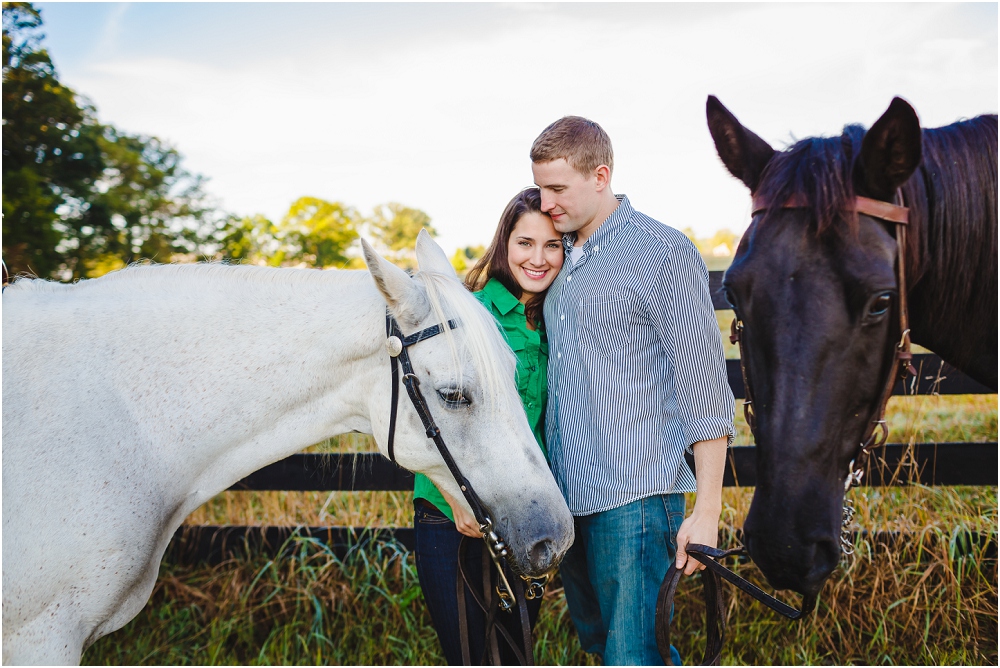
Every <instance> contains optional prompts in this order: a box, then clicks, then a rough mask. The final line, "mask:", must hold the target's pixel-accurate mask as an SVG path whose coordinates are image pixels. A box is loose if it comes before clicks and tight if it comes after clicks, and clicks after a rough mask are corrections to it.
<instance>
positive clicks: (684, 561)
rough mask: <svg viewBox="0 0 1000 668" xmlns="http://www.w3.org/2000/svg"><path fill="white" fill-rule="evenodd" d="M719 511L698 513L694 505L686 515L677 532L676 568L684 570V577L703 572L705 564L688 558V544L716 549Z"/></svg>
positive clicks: (696, 505) (696, 506)
mask: <svg viewBox="0 0 1000 668" xmlns="http://www.w3.org/2000/svg"><path fill="white" fill-rule="evenodd" d="M720 515H721V510H720V511H717V512H714V513H713V512H712V511H705V512H699V508H698V504H697V502H696V503H695V506H694V511H692V512H691V514H690V515H688V516H687V517H686V518H685V519H684V522H682V523H681V528H680V529H679V530H678V531H677V560H676V562H675V563H676V565H677V568H683V569H684V575H691V574H692V573H695V572H697V571H703V570H705V564H703V563H701V562H700V561H698V560H697V559H695V558H693V557H692V558H690V559H689V558H688V555H687V546H688V544H690V543H699V544H701V545H707V546H709V547H718V542H719V516H720Z"/></svg>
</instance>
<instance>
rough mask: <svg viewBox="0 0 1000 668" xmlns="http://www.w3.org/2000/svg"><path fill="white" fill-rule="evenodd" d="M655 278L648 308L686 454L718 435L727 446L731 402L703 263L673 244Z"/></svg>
mask: <svg viewBox="0 0 1000 668" xmlns="http://www.w3.org/2000/svg"><path fill="white" fill-rule="evenodd" d="M658 279H659V280H658V281H657V282H656V288H655V289H654V290H653V291H651V293H650V298H649V303H648V304H647V308H648V313H649V317H650V319H651V321H652V323H653V327H654V328H655V329H656V331H657V334H658V335H659V337H660V341H661V342H662V344H663V348H664V350H665V351H666V356H667V361H668V363H669V364H670V365H671V367H672V370H673V374H672V375H673V379H674V391H675V393H676V399H677V406H678V410H679V413H680V419H681V421H682V423H683V429H684V438H685V441H686V443H687V445H686V450H687V452H691V446H692V445H693V444H694V443H697V442H698V441H708V440H713V439H716V438H720V437H722V436H727V437H728V440H727V443H728V445H732V443H733V435H734V430H733V410H734V403H735V400H734V398H733V392H732V389H730V387H729V382H728V380H727V377H726V360H725V354H724V353H723V348H722V338H721V334H720V332H719V325H718V323H717V322H716V319H715V310H714V307H713V306H712V299H711V295H710V294H709V290H708V270H707V268H706V267H705V262H704V260H702V259H701V256H700V255H699V254H698V251H697V249H696V248H695V247H694V245H693V244H689V245H686V246H685V245H675V246H673V247H672V248H671V250H670V252H669V253H668V254H667V256H666V258H665V260H664V262H663V264H662V266H661V268H660V271H659V274H658Z"/></svg>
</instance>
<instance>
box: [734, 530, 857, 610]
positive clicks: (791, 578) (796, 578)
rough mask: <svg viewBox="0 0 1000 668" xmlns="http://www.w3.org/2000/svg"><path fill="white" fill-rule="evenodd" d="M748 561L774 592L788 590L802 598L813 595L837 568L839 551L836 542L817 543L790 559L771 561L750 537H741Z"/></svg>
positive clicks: (805, 547) (769, 556)
mask: <svg viewBox="0 0 1000 668" xmlns="http://www.w3.org/2000/svg"><path fill="white" fill-rule="evenodd" d="M744 545H745V547H746V549H747V552H748V553H749V554H750V558H751V559H752V560H753V562H754V563H755V564H756V565H757V567H758V568H759V569H760V571H761V573H763V574H764V577H765V578H766V579H767V582H768V584H769V585H770V586H771V587H773V588H774V589H778V590H784V589H787V590H791V591H794V592H796V593H798V594H801V595H802V596H816V595H817V594H819V592H820V590H821V589H822V588H823V585H824V584H825V583H826V581H827V580H828V579H829V577H830V575H831V574H832V573H833V571H834V570H835V569H836V567H837V564H838V562H839V558H840V549H839V546H838V545H837V543H836V541H833V542H832V543H831V542H830V541H828V540H819V541H815V542H813V543H812V544H811V545H809V546H803V547H802V549H801V550H796V551H793V552H792V554H793V555H795V556H792V557H790V558H773V556H772V555H771V554H770V553H768V552H766V551H765V550H764V549H763V548H762V547H761V541H755V540H753V538H752V537H751V536H750V535H746V536H745V537H744Z"/></svg>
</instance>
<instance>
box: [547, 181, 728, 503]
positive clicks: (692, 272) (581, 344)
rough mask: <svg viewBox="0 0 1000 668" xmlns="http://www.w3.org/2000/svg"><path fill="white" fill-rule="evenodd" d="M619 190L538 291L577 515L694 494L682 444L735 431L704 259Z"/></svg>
mask: <svg viewBox="0 0 1000 668" xmlns="http://www.w3.org/2000/svg"><path fill="white" fill-rule="evenodd" d="M618 199H619V202H620V203H619V205H618V208H617V209H616V210H615V212H614V213H612V214H611V215H610V216H609V217H608V218H607V220H605V221H604V223H603V224H602V225H601V226H600V227H599V228H598V229H597V231H596V232H594V234H592V235H591V236H590V238H589V239H587V241H586V242H585V243H584V244H583V257H582V258H580V260H579V262H578V263H577V264H576V266H573V263H572V261H571V259H570V255H569V253H570V249H571V248H572V242H573V235H566V236H565V237H564V239H563V243H564V245H565V247H566V254H567V255H566V262H565V264H564V265H563V268H562V271H561V272H560V273H559V276H558V277H557V278H556V280H555V281H554V282H553V283H552V286H551V287H550V288H549V292H548V295H547V297H546V299H545V325H546V330H547V332H548V336H549V368H548V374H549V404H548V409H547V413H546V442H547V444H548V450H549V458H550V461H551V464H552V473H553V475H554V476H555V479H556V482H558V484H559V487H560V488H561V489H562V491H563V494H564V495H565V497H566V501H567V503H568V504H569V508H570V510H571V511H572V512H573V514H574V515H589V514H592V513H598V512H603V511H605V510H610V509H612V508H618V507H620V506H623V505H625V504H627V503H631V502H633V501H636V500H638V499H642V498H645V497H647V496H651V495H653V494H664V493H670V492H693V491H696V490H695V479H694V475H693V474H692V472H691V469H690V468H689V467H688V465H687V463H686V462H685V460H684V451H685V449H690V447H691V445H692V444H694V443H696V442H698V441H704V440H711V439H715V438H719V437H721V436H726V435H728V436H729V442H730V444H731V443H732V438H733V408H734V400H733V393H732V390H730V388H729V383H728V382H727V380H726V367H725V359H724V356H723V351H722V340H721V334H720V332H719V326H718V324H717V322H716V320H715V311H714V309H713V307H712V300H711V298H710V295H709V291H708V270H707V269H706V267H705V262H704V261H703V260H702V259H701V256H700V255H699V254H698V251H697V249H696V248H695V246H694V244H692V243H691V241H690V240H689V239H688V238H687V237H686V236H684V235H683V234H682V233H680V232H678V231H677V230H675V229H673V228H671V227H667V226H666V225H663V224H662V223H658V222H657V221H655V220H653V219H652V218H649V217H648V216H645V215H643V214H641V213H639V212H638V211H635V210H634V209H633V208H632V207H631V205H630V204H629V202H628V198H626V197H625V196H623V195H619V196H618Z"/></svg>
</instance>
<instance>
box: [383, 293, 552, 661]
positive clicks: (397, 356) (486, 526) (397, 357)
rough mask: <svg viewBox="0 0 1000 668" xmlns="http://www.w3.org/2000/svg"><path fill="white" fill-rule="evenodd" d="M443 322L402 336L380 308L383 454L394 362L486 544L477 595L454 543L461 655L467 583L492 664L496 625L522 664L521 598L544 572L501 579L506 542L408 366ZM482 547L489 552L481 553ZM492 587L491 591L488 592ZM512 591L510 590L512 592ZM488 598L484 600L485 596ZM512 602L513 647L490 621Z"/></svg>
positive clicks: (539, 590)
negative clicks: (385, 385)
mask: <svg viewBox="0 0 1000 668" xmlns="http://www.w3.org/2000/svg"><path fill="white" fill-rule="evenodd" d="M458 325H459V323H458V321H457V320H449V321H448V323H447V328H448V329H456V328H457V327H458ZM445 328H446V325H444V324H437V325H433V326H431V327H428V328H426V329H422V330H420V331H419V332H416V333H415V334H410V335H409V336H404V335H403V332H402V330H400V328H399V323H398V322H396V319H395V318H394V317H393V316H392V314H391V313H390V312H389V309H388V308H386V312H385V335H386V341H385V347H386V350H387V351H388V353H389V360H390V366H391V368H392V400H391V404H390V409H389V439H388V440H389V447H388V451H389V460H390V461H391V462H392V463H393V464H396V453H395V440H396V416H397V413H398V405H399V380H400V374H399V372H400V367H402V371H403V376H402V380H403V385H405V386H406V393H407V394H408V395H409V397H410V403H412V404H413V408H414V409H415V410H416V411H417V415H418V416H419V417H420V422H421V423H422V424H423V426H424V432H425V433H426V434H427V438H429V439H431V440H432V441H434V445H435V446H437V449H438V452H439V453H440V454H441V458H442V459H444V462H445V464H447V466H448V470H449V471H451V475H452V477H454V478H455V482H457V483H458V488H459V489H460V490H461V491H462V495H463V496H464V497H465V500H466V501H468V503H469V506H470V507H471V508H472V513H473V515H475V518H476V522H478V523H479V531H480V532H481V533H482V537H483V542H484V543H485V544H486V545H485V547H486V551H484V552H483V595H482V596H480V595H478V594H477V593H476V590H475V588H474V587H473V586H472V584H471V583H469V582H468V578H467V577H466V576H465V571H464V569H463V566H462V564H463V559H464V557H465V547H466V540H465V538H463V539H462V542H461V544H460V546H459V552H458V576H457V578H456V581H457V582H456V589H457V595H458V608H459V626H460V633H461V637H462V657H463V660H464V662H465V664H466V665H470V657H469V638H468V636H469V632H468V621H467V617H466V610H465V596H464V589H465V586H466V585H468V587H469V589H470V591H471V592H472V596H473V598H474V599H475V601H476V603H477V604H478V605H479V606H480V607H481V608H482V609H483V611H484V612H485V613H486V615H487V619H486V636H487V641H488V642H487V651H490V654H491V657H490V658H491V659H492V660H493V662H494V665H499V664H500V655H499V653H498V648H497V641H496V631H499V632H500V633H501V634H502V635H503V636H504V638H505V640H506V641H507V642H508V643H509V644H510V646H511V648H512V649H513V650H514V652H515V654H516V655H517V657H518V659H519V660H520V661H521V664H522V665H531V664H532V663H533V660H534V656H533V654H532V651H531V629H530V628H529V627H528V610H527V605H526V603H525V599H526V598H528V599H534V598H538V597H540V596H541V595H542V594H543V593H544V587H545V585H546V584H547V582H548V576H546V577H544V578H541V579H529V578H525V577H524V576H521V578H520V579H518V578H511V579H513V580H514V583H515V586H516V590H515V589H514V588H512V587H511V585H510V581H509V580H508V579H507V575H506V571H508V570H509V569H510V567H509V566H508V565H507V563H506V557H507V555H508V554H509V552H508V550H507V545H506V544H505V543H504V542H503V541H502V540H501V539H500V537H499V536H498V535H497V533H496V531H495V530H494V528H493V520H492V519H491V518H490V516H489V514H488V513H487V512H486V508H485V506H484V505H483V502H482V499H480V498H479V495H478V494H476V491H475V489H473V487H472V483H470V482H469V480H468V479H467V478H466V477H465V476H464V475H462V471H461V470H460V469H459V468H458V464H457V463H455V459H454V458H453V457H452V456H451V452H449V451H448V446H447V445H446V444H445V442H444V439H443V438H442V437H441V430H440V429H439V428H438V426H437V424H436V423H435V422H434V416H432V415H431V411H430V408H429V407H428V406H427V400H426V399H425V398H424V394H423V392H421V390H420V379H419V378H417V375H416V374H415V373H414V372H413V364H412V363H411V362H410V355H409V352H408V351H407V348H409V347H410V346H412V345H414V344H417V343H420V342H421V341H426V340H427V339H430V338H432V337H435V336H437V335H438V334H441V333H443V332H444V331H446V329H445ZM487 552H488V553H489V556H488V557H487ZM488 559H489V560H492V562H493V565H494V566H495V567H496V571H497V573H498V581H497V584H496V586H495V587H494V586H492V584H491V579H492V578H491V575H490V568H489V566H490V563H489V561H488ZM520 580H525V581H526V582H527V583H528V586H527V589H525V587H524V585H522V583H521V582H520ZM494 592H495V593H496V595H495V596H494ZM515 594H516V595H515ZM487 599H488V601H487ZM515 606H518V607H519V608H520V612H521V620H522V622H521V623H522V626H523V627H524V629H523V633H522V635H523V638H522V641H523V650H521V649H518V647H517V644H516V643H515V642H514V640H513V639H512V638H511V637H510V635H509V634H508V633H507V631H506V629H504V628H503V627H502V626H500V625H498V624H497V622H496V612H497V610H498V609H499V610H503V611H504V612H508V613H509V612H511V611H512V610H513V609H514V607H515Z"/></svg>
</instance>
